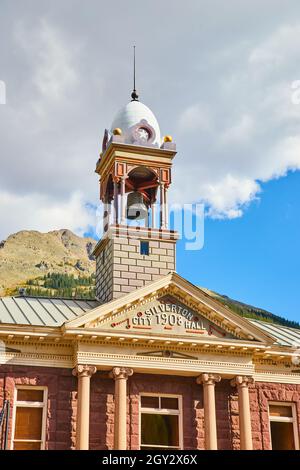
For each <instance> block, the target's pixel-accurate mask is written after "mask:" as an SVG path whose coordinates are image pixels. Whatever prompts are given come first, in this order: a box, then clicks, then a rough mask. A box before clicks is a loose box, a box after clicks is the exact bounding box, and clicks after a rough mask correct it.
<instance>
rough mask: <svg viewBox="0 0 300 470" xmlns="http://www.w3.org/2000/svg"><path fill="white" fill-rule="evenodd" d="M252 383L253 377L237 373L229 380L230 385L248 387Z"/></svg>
mask: <svg viewBox="0 0 300 470" xmlns="http://www.w3.org/2000/svg"><path fill="white" fill-rule="evenodd" d="M253 383H254V378H253V377H251V376H249V375H237V376H236V377H234V379H232V380H231V382H230V385H231V386H232V387H237V388H240V387H248V385H251V384H253Z"/></svg>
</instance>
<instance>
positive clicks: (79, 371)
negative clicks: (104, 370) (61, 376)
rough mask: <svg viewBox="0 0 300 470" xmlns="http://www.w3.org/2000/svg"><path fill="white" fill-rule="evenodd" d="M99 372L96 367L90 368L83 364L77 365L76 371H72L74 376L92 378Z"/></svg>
mask: <svg viewBox="0 0 300 470" xmlns="http://www.w3.org/2000/svg"><path fill="white" fill-rule="evenodd" d="M96 372H97V367H96V366H90V365H87V364H85V365H83V364H77V365H76V366H75V367H74V369H73V370H72V374H73V375H74V376H75V377H78V378H79V377H92V375H94V374H96Z"/></svg>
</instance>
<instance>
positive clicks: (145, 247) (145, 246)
mask: <svg viewBox="0 0 300 470" xmlns="http://www.w3.org/2000/svg"><path fill="white" fill-rule="evenodd" d="M140 254H141V255H145V256H148V255H149V242H143V241H141V244H140Z"/></svg>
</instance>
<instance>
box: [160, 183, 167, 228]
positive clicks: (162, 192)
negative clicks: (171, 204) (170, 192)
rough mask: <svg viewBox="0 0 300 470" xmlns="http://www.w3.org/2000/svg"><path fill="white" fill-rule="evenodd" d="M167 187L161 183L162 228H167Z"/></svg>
mask: <svg viewBox="0 0 300 470" xmlns="http://www.w3.org/2000/svg"><path fill="white" fill-rule="evenodd" d="M165 216H166V212H165V185H164V183H160V228H165V225H166V221H165Z"/></svg>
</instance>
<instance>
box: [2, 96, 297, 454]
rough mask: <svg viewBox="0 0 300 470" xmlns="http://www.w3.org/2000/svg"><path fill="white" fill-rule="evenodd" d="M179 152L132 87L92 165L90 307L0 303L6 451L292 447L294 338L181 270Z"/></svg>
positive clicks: (45, 301)
mask: <svg viewBox="0 0 300 470" xmlns="http://www.w3.org/2000/svg"><path fill="white" fill-rule="evenodd" d="M175 155H176V146H175V144H174V142H173V141H172V138H171V137H170V136H165V137H163V138H161V135H160V129H159V125H158V123H157V120H156V118H155V117H154V115H153V113H152V112H151V111H150V109H149V108H147V107H146V106H145V105H143V104H142V103H141V102H140V101H139V100H138V97H137V94H136V92H135V91H134V92H133V94H132V101H131V102H130V103H129V104H127V105H126V106H125V107H124V108H123V109H121V111H120V112H119V113H118V114H117V116H116V117H115V119H114V121H113V124H112V126H111V128H110V130H106V131H105V133H104V138H103V148H102V152H101V154H100V158H99V160H98V162H97V165H96V173H98V174H99V176H100V199H101V202H102V204H103V205H104V216H103V219H104V220H103V224H104V232H103V237H102V239H101V240H100V241H99V242H98V244H97V246H96V248H95V251H94V255H95V258H96V298H95V299H94V300H91V301H86V300H76V299H72V300H67V299H62V298H61V299H58V298H30V297H26V295H23V296H20V297H6V298H2V299H1V300H0V340H1V349H0V358H1V361H0V364H1V365H0V410H2V411H1V414H0V421H1V428H0V429H1V446H2V448H7V449H93V450H96V449H132V450H137V449H155V450H159V449H169V450H174V449H186V450H188V449H221V450H223V449H262V450H269V449H299V424H300V370H299V369H300V366H297V363H298V362H299V361H298V355H299V348H300V330H297V329H292V328H287V327H284V326H281V325H276V324H272V323H265V322H262V321H257V320H251V321H250V320H247V319H246V318H243V317H241V316H239V315H237V314H235V313H234V312H233V311H232V310H230V308H229V307H226V306H224V305H223V304H222V303H220V302H218V300H216V299H214V298H213V297H212V296H210V295H209V294H208V293H207V292H205V291H203V290H201V289H200V288H198V287H196V286H195V285H193V284H191V283H190V282H189V281H188V280H187V279H183V278H182V277H181V276H180V275H179V274H177V273H176V241H177V239H178V234H177V233H176V232H175V231H172V230H170V229H169V226H168V219H169V214H168V201H167V199H168V188H169V187H170V184H171V181H172V180H171V170H172V163H173V159H174V157H175ZM182 158H184V157H182ZM135 220H142V221H144V223H143V224H141V223H139V224H138V226H137V227H136V226H134V222H132V221H135ZM245 282H246V280H245Z"/></svg>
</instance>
